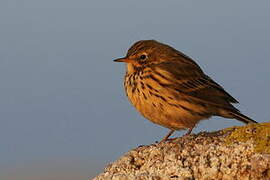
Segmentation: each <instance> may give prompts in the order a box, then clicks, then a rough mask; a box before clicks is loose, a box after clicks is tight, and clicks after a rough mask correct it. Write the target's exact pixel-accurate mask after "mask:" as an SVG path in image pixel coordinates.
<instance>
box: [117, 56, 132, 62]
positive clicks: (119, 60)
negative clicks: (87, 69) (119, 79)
mask: <svg viewBox="0 0 270 180" xmlns="http://www.w3.org/2000/svg"><path fill="white" fill-rule="evenodd" d="M113 61H114V62H125V63H132V62H133V60H131V59H127V58H126V57H123V58H118V59H115V60H113Z"/></svg>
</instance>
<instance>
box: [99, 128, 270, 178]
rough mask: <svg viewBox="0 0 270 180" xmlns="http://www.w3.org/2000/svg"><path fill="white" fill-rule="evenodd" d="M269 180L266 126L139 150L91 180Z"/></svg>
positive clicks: (269, 138) (268, 132) (269, 134)
mask: <svg viewBox="0 0 270 180" xmlns="http://www.w3.org/2000/svg"><path fill="white" fill-rule="evenodd" d="M103 179H112V180H146V179H151V180H193V179H200V180H212V179H213V180H214V179H215V180H219V179H222V180H233V179H238V180H249V179H251V180H253V179H254V180H255V179H260V180H270V123H261V124H249V125H246V126H243V127H232V128H228V129H224V130H221V131H217V132H212V133H209V132H202V133H199V134H192V135H188V136H184V137H180V138H176V139H174V140H170V141H167V142H164V143H160V144H152V145H146V146H140V147H138V148H136V149H133V150H131V151H129V152H128V153H126V154H125V155H123V156H122V157H120V159H118V160H117V161H115V162H114V163H112V164H110V165H108V166H107V167H106V168H105V171H104V172H103V173H101V174H100V175H98V176H97V177H95V178H94V180H103Z"/></svg>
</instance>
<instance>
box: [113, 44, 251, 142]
mask: <svg viewBox="0 0 270 180" xmlns="http://www.w3.org/2000/svg"><path fill="white" fill-rule="evenodd" d="M115 61H117V62H126V63H127V72H126V75H125V80H124V87H125V91H126V94H127V97H128V99H129V100H130V102H131V103H132V104H133V105H134V106H135V108H136V109H137V110H138V111H139V112H140V113H141V114H142V115H143V116H144V117H145V118H147V119H149V120H150V121H152V122H153V123H156V124H159V125H161V126H164V127H167V128H169V129H171V131H170V133H169V134H168V135H167V136H166V137H165V138H164V139H163V140H167V138H168V137H169V136H170V135H171V134H172V133H173V132H174V130H181V129H189V131H188V134H189V133H190V132H191V131H192V129H193V127H194V126H195V125H196V124H197V123H198V122H199V121H200V120H203V119H207V118H210V117H211V116H222V117H225V118H234V119H237V120H239V121H242V122H244V123H255V122H256V121H254V120H252V119H250V118H248V117H247V116H245V115H243V114H241V113H240V111H239V110H238V109H236V108H235V107H234V106H233V105H232V103H237V100H236V99H234V98H233V97H232V96H231V95H230V94H229V93H227V92H226V91H225V90H224V89H223V88H222V87H221V86H220V85H219V84H217V83H216V82H215V81H213V80H212V79H211V78H210V77H208V76H207V75H206V74H204V72H203V71H202V69H201V68H200V67H199V66H198V65H197V64H196V63H195V62H194V61H193V60H192V59H191V58H189V57H188V56H186V55H184V54H183V53H181V52H180V51H177V50H176V49H174V48H172V47H170V46H168V45H166V44H162V43H160V42H157V41H155V40H142V41H138V42H136V43H135V44H133V45H132V46H131V47H130V49H129V50H128V52H127V55H126V57H124V58H120V59H117V60H115Z"/></svg>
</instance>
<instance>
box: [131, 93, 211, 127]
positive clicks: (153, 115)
mask: <svg viewBox="0 0 270 180" xmlns="http://www.w3.org/2000/svg"><path fill="white" fill-rule="evenodd" d="M126 93H127V96H128V98H129V100H130V102H131V103H132V104H133V105H134V106H135V108H136V109H137V110H138V111H139V112H140V113H141V114H142V115H143V116H144V117H145V118H146V119H148V120H150V121H152V122H153V123H155V124H158V125H161V126H164V127H166V128H169V129H173V130H181V129H186V128H192V127H194V126H195V125H196V124H197V123H198V122H199V121H200V120H202V119H206V118H208V117H209V116H208V117H206V116H205V115H200V114H199V112H200V111H204V110H205V109H203V107H199V106H197V105H194V104H191V103H189V102H187V101H181V102H176V101H175V100H174V99H168V98H160V97H157V96H155V95H153V94H150V93H149V92H147V91H144V95H143V93H142V89H140V88H139V89H138V90H136V91H134V92H132V89H126ZM164 97H165V96H164ZM194 109H195V110H194ZM190 110H192V111H190ZM196 110H197V111H196ZM196 112H198V113H196Z"/></svg>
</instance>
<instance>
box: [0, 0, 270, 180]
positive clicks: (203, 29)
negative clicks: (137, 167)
mask: <svg viewBox="0 0 270 180" xmlns="http://www.w3.org/2000/svg"><path fill="white" fill-rule="evenodd" d="M269 6H270V2H269V1H252V0H245V1H234V0H227V1H210V0H205V1H195V0H189V1H179V0H171V1H162V0H149V1H142V0H138V1H130V0H115V1H104V0H91V1H89V0H77V1H72V0H46V1H42V0H1V1H0V27H1V28H0V143H1V147H0V179H1V180H16V179H20V180H37V179H38V180H56V179H57V180H62V179H63V180H64V179H65V180H74V179H77V180H78V179H88V178H93V177H94V176H95V175H97V174H98V173H100V172H102V170H103V168H104V167H105V165H106V164H108V163H109V162H113V161H114V160H116V159H117V158H118V157H120V156H121V155H123V153H125V152H127V151H128V150H130V149H132V148H136V147H137V146H139V145H142V144H151V143H153V142H155V141H158V140H160V139H161V138H162V137H163V136H164V135H165V134H166V133H167V132H168V130H167V129H165V128H163V127H160V126H157V125H155V124H152V123H151V122H149V121H148V120H146V119H144V118H143V117H142V116H141V115H140V114H139V113H137V111H136V110H135V108H133V107H132V106H131V104H130V103H129V102H128V100H127V98H126V97H125V93H124V90H123V77H124V73H125V65H124V64H120V63H114V62H113V59H115V58H118V57H122V56H124V55H125V53H126V51H127V49H128V48H129V47H130V46H131V45H132V44H133V43H134V42H136V41H138V40H142V39H156V40H158V41H161V42H163V43H167V44H169V45H171V46H173V47H175V48H176V49H178V50H180V51H182V52H184V53H185V54H187V55H188V56H190V57H192V58H193V59H194V60H196V62H197V63H198V64H199V65H200V66H201V67H202V69H203V70H204V71H205V73H206V74H208V75H209V76H210V77H212V78H213V79H214V80H215V81H217V82H218V83H219V84H221V85H222V86H223V87H224V88H225V89H226V90H227V91H228V92H229V93H230V94H231V95H232V96H233V97H235V98H236V99H237V100H238V101H240V104H239V105H237V106H236V107H237V108H239V109H240V110H241V111H242V112H243V113H244V114H246V115H248V116H250V117H252V118H253V119H255V120H257V121H258V122H266V121H269V117H270V111H269V101H270V98H269V91H270V85H269V84H270V83H269V74H270V71H269V66H270V61H269V59H270V58H269V57H270V49H269V47H270V36H269V32H270V23H269V19H270V11H269ZM236 125H242V123H241V122H238V121H236V120H231V119H224V118H220V117H213V118H211V119H210V120H207V121H202V122H200V123H199V124H198V125H197V127H196V128H195V129H194V133H198V132H201V131H215V130H219V129H223V128H226V127H230V126H236ZM183 133H184V131H182V132H179V133H176V136H181V135H182V134H183Z"/></svg>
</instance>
